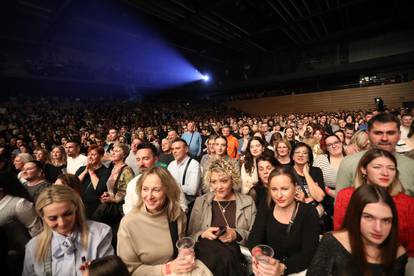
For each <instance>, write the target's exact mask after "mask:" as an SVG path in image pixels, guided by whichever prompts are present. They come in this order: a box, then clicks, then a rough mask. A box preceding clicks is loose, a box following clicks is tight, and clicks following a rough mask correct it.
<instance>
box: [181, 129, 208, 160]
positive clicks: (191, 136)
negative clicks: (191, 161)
mask: <svg viewBox="0 0 414 276" xmlns="http://www.w3.org/2000/svg"><path fill="white" fill-rule="evenodd" d="M181 138H182V139H184V140H185V141H186V142H187V145H188V151H189V152H190V154H191V156H193V157H197V156H200V155H201V145H202V143H203V141H202V139H201V135H200V133H199V132H197V131H194V132H188V131H187V132H184V133H183V135H181Z"/></svg>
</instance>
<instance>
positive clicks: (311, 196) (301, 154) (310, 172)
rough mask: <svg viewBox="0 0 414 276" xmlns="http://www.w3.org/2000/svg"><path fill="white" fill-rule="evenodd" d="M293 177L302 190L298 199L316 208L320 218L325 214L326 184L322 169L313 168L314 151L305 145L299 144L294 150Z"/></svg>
mask: <svg viewBox="0 0 414 276" xmlns="http://www.w3.org/2000/svg"><path fill="white" fill-rule="evenodd" d="M291 159H292V160H293V175H294V176H295V179H296V182H297V184H298V186H299V187H300V189H298V191H297V192H298V198H299V199H300V200H301V201H303V202H305V203H308V204H311V205H313V206H315V207H316V209H317V210H318V213H319V216H321V217H322V215H323V214H324V213H325V209H324V207H323V206H322V202H323V200H324V198H325V183H324V181H323V175H322V171H321V169H320V168H316V167H313V166H312V164H313V153H312V149H311V148H310V147H309V146H308V145H307V144H305V143H303V142H299V143H297V144H296V146H295V148H294V149H293V150H292V153H291Z"/></svg>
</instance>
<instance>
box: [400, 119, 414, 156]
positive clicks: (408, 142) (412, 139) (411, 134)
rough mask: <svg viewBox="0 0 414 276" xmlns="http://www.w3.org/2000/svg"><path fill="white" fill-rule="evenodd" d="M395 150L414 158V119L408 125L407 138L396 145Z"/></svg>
mask: <svg viewBox="0 0 414 276" xmlns="http://www.w3.org/2000/svg"><path fill="white" fill-rule="evenodd" d="M397 152H403V153H404V154H405V155H406V156H408V157H411V158H413V159H414V120H413V122H412V123H411V125H410V130H409V131H408V135H407V139H404V140H403V143H402V144H401V145H397Z"/></svg>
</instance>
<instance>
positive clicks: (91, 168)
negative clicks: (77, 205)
mask: <svg viewBox="0 0 414 276" xmlns="http://www.w3.org/2000/svg"><path fill="white" fill-rule="evenodd" d="M104 154H105V151H104V149H103V148H102V147H99V146H96V145H92V146H90V147H89V148H88V164H87V165H86V166H82V167H80V168H79V169H78V170H77V171H76V175H77V176H78V177H79V180H80V182H81V184H82V186H81V187H82V199H83V202H84V203H85V210H86V217H87V218H88V219H92V218H93V216H94V213H95V211H96V208H98V206H99V204H100V203H101V196H102V195H103V193H104V192H106V191H107V187H106V182H107V181H108V177H109V175H110V173H111V171H110V170H109V169H108V168H106V167H105V166H104V165H103V164H102V158H103V156H104Z"/></svg>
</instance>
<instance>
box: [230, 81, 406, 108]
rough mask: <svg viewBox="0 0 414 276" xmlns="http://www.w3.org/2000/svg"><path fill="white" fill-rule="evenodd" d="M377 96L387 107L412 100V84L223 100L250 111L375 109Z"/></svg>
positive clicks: (399, 105) (397, 105)
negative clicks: (231, 100) (232, 100)
mask: <svg viewBox="0 0 414 276" xmlns="http://www.w3.org/2000/svg"><path fill="white" fill-rule="evenodd" d="M376 97H381V98H382V99H383V101H384V105H385V106H386V107H389V108H394V107H401V106H402V103H403V102H412V101H414V83H413V82H406V83H398V84H387V85H380V86H366V87H358V88H349V89H341V90H332V91H323V92H315V93H307V94H291V95H288V96H278V97H265V98H260V99H251V100H241V101H234V102H227V103H226V105H227V106H229V107H234V108H236V109H238V110H242V111H245V112H248V113H251V114H274V113H279V114H284V113H291V112H319V111H339V110H359V109H371V108H375V102H374V99H375V98H376Z"/></svg>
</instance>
